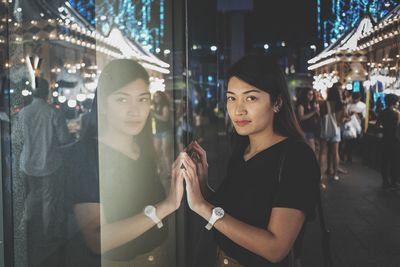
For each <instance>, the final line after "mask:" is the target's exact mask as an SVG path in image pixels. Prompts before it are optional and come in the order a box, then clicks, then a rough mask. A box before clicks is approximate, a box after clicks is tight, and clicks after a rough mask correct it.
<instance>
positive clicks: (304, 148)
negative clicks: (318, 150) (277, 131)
mask: <svg viewBox="0 0 400 267" xmlns="http://www.w3.org/2000/svg"><path fill="white" fill-rule="evenodd" d="M287 152H288V153H289V154H290V155H293V156H296V157H297V158H298V159H299V160H302V159H303V160H304V157H305V159H308V158H309V157H313V158H315V154H314V151H313V150H312V148H311V147H310V146H309V145H308V144H307V143H306V142H305V141H304V140H297V139H291V138H290V139H289V140H288V151H287Z"/></svg>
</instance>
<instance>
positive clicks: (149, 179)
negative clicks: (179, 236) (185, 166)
mask: <svg viewBox="0 0 400 267" xmlns="http://www.w3.org/2000/svg"><path fill="white" fill-rule="evenodd" d="M148 83H149V77H148V74H147V72H146V70H145V69H144V68H143V67H142V66H141V65H139V64H138V63H136V62H135V61H132V60H127V59H121V60H115V61H113V62H111V63H110V64H108V65H107V66H106V67H105V68H104V70H103V71H102V73H101V76H100V78H99V84H98V91H97V97H98V98H97V102H98V103H97V107H98V109H99V112H98V125H99V127H98V134H96V132H97V131H96V130H97V126H96V127H95V128H93V129H91V130H88V131H86V133H87V135H86V136H85V137H83V138H82V140H81V141H79V142H78V143H77V145H76V146H75V147H74V148H72V153H73V154H72V155H73V158H72V159H71V160H72V163H71V165H70V166H71V170H70V171H69V175H70V176H71V178H73V179H72V181H73V182H72V190H71V191H72V196H71V200H72V206H73V212H74V214H75V217H76V221H77V223H78V225H79V229H80V232H81V234H82V237H83V239H82V240H81V244H82V245H84V247H79V245H77V246H75V247H74V248H73V249H75V256H74V257H67V258H68V261H70V263H69V264H70V266H100V263H101V264H102V265H101V266H103V267H104V266H132V265H133V266H148V265H149V266H168V264H167V262H166V261H167V259H166V253H165V250H163V249H161V247H160V246H161V245H162V244H163V242H164V240H165V238H166V234H167V233H166V228H167V227H165V226H164V227H162V225H161V224H162V223H160V222H159V221H158V220H161V222H162V221H163V220H164V219H165V218H166V217H167V216H168V215H169V214H171V213H173V212H174V211H175V210H176V209H177V208H178V207H179V205H180V202H181V198H182V194H183V179H182V178H179V177H175V176H174V178H172V183H171V188H170V192H169V195H168V196H167V197H165V196H164V191H163V187H162V185H161V183H160V180H159V179H158V177H157V174H156V162H155V155H154V148H153V143H152V135H151V122H150V116H149V113H150V93H149V89H148ZM92 112H93V113H92V115H96V111H95V110H92ZM93 118H94V121H96V117H95V116H92V122H93ZM177 179H180V180H179V181H178V180H177ZM145 207H146V208H145ZM156 224H157V227H156ZM158 228H160V229H158ZM75 241H76V242H77V243H76V244H79V240H75ZM82 241H84V242H82ZM100 255H101V256H100Z"/></svg>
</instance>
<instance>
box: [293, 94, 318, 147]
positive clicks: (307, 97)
mask: <svg viewBox="0 0 400 267" xmlns="http://www.w3.org/2000/svg"><path fill="white" fill-rule="evenodd" d="M296 106H297V108H296V111H297V117H298V118H299V121H300V125H301V128H302V130H303V132H304V137H305V139H306V142H307V144H309V145H310V147H311V148H312V150H313V151H314V152H315V140H316V139H318V137H317V136H316V134H317V132H318V126H319V125H318V119H319V105H318V103H317V101H316V99H315V97H314V91H313V89H312V88H311V87H304V88H302V89H301V91H300V94H299V97H298V99H297V102H296Z"/></svg>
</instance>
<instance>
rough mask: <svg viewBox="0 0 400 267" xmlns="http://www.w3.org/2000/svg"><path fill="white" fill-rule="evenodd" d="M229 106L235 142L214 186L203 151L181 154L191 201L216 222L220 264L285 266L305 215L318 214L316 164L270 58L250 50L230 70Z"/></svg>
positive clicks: (283, 82) (281, 76)
mask: <svg viewBox="0 0 400 267" xmlns="http://www.w3.org/2000/svg"><path fill="white" fill-rule="evenodd" d="M227 110H228V114H229V117H230V120H231V121H232V123H233V125H234V129H235V132H236V133H235V135H236V144H235V147H234V149H233V154H232V156H231V158H230V162H229V165H228V170H227V177H226V179H225V180H224V182H223V183H222V185H221V186H220V188H219V189H218V191H216V193H213V191H212V190H211V189H210V188H209V187H208V185H207V159H206V153H205V151H204V150H203V149H202V148H201V147H200V146H199V145H198V144H197V143H194V144H193V145H192V146H191V147H189V151H190V150H194V151H196V152H197V154H198V155H199V157H200V159H201V160H200V161H196V162H195V161H193V160H192V159H191V158H190V157H189V155H188V154H186V153H184V154H183V162H184V166H185V169H186V171H185V172H184V178H185V181H186V191H187V200H188V203H189V207H190V208H191V209H192V210H193V211H194V212H196V213H197V214H199V215H200V216H201V217H203V218H204V219H205V221H209V223H208V224H207V229H209V228H210V227H212V226H214V228H215V229H216V231H215V238H216V241H217V243H218V246H219V250H218V251H219V252H218V259H217V266H247V267H257V266H263V267H265V266H288V264H289V260H290V256H289V255H290V254H291V253H290V251H291V249H292V246H293V244H294V242H295V241H296V238H297V236H298V234H299V233H300V231H301V229H302V227H303V225H304V222H305V220H306V219H307V218H311V217H313V216H314V210H315V208H314V207H315V205H316V200H317V196H318V190H319V186H318V185H319V167H318V163H317V160H316V158H315V156H314V152H313V151H312V149H311V148H310V147H309V146H308V145H307V144H306V143H305V142H304V141H303V138H302V133H301V130H300V128H299V126H298V123H297V121H296V117H295V113H294V110H293V107H292V105H291V99H290V97H289V93H288V90H287V85H286V80H285V77H284V74H283V73H282V71H281V70H280V68H279V66H278V64H277V63H276V62H275V61H274V60H273V59H272V58H270V57H267V56H247V57H244V58H243V59H241V60H239V62H237V63H236V64H235V65H234V66H233V67H232V68H231V69H230V71H229V74H228V90H227ZM210 195H212V196H211V197H210V198H207V197H208V196H210ZM207 199H208V200H207ZM216 219H217V220H216ZM215 220H216V221H215Z"/></svg>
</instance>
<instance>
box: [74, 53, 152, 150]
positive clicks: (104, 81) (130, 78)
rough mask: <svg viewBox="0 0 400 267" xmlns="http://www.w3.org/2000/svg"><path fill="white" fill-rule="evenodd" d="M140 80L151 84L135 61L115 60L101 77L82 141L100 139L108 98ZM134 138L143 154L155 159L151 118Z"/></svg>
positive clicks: (104, 70) (147, 76) (146, 74)
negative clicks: (104, 109)
mask: <svg viewBox="0 0 400 267" xmlns="http://www.w3.org/2000/svg"><path fill="white" fill-rule="evenodd" d="M138 79H142V80H143V81H144V82H145V83H146V84H147V85H148V84H149V75H148V73H147V71H146V70H145V69H144V68H143V67H142V66H141V65H140V64H139V63H137V62H136V61H134V60H130V59H117V60H113V61H111V62H110V63H109V64H108V65H107V66H106V67H105V68H104V69H103V71H102V72H101V74H100V77H99V82H98V87H97V91H96V96H95V98H94V100H93V103H92V108H91V110H90V112H89V114H88V122H87V124H86V126H87V127H86V129H83V131H82V132H83V135H82V137H81V140H91V139H94V138H98V135H99V132H98V127H99V120H101V121H102V122H103V121H104V120H105V119H106V118H104V115H103V114H102V113H101V109H103V108H104V107H105V101H106V99H107V97H108V96H109V95H110V94H112V93H113V92H115V91H116V90H118V89H120V88H122V87H124V86H126V85H127V84H129V83H131V82H134V81H136V80H138ZM99 111H100V112H99ZM134 138H135V142H136V143H137V144H138V145H139V147H140V148H141V153H143V154H144V155H148V156H150V157H154V155H155V152H154V146H153V140H152V131H151V118H150V116H148V118H147V121H146V124H145V126H144V127H143V129H142V131H141V132H140V133H139V134H138V135H137V136H135V137H134Z"/></svg>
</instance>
